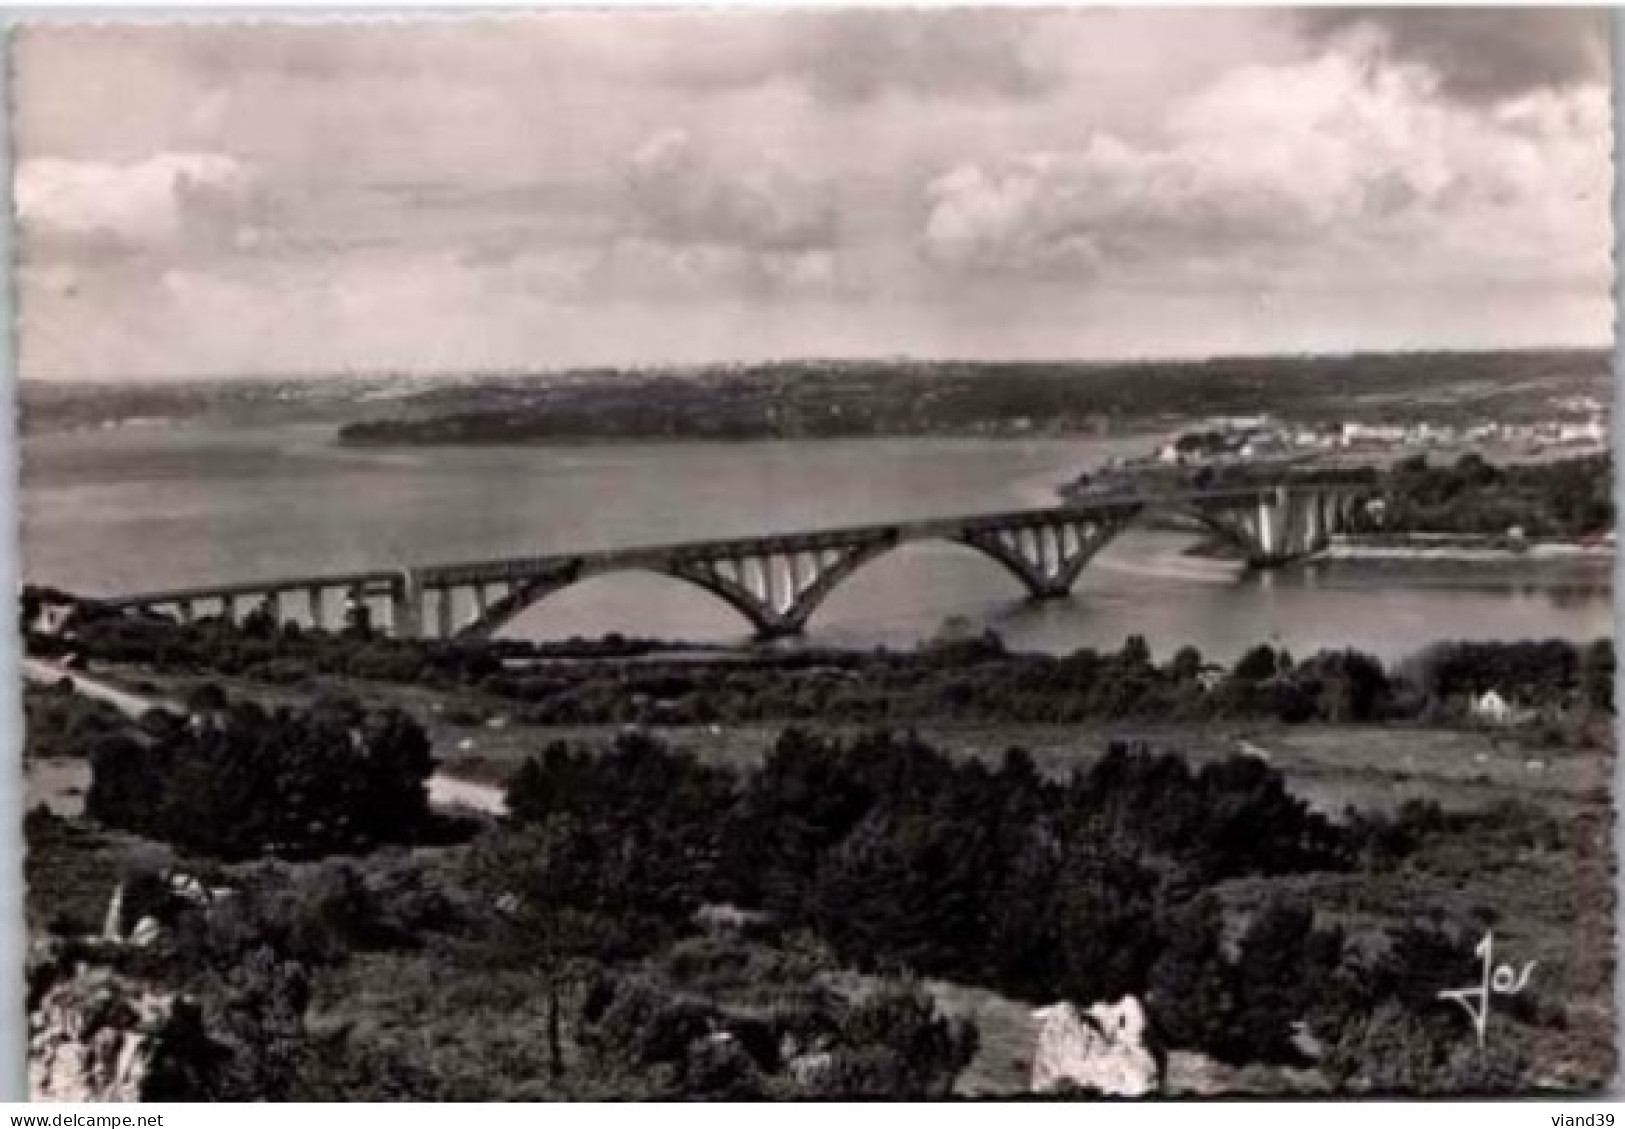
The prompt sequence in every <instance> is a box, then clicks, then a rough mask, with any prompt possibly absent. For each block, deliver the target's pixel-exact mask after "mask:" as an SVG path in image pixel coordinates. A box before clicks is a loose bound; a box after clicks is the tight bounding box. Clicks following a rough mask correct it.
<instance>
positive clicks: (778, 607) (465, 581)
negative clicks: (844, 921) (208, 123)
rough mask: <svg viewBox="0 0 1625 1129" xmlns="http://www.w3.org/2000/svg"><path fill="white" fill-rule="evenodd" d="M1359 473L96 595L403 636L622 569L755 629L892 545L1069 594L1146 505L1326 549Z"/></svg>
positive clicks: (493, 625) (801, 609) (460, 624)
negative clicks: (978, 557) (350, 616)
mask: <svg viewBox="0 0 1625 1129" xmlns="http://www.w3.org/2000/svg"><path fill="white" fill-rule="evenodd" d="M1365 482H1366V479H1364V478H1360V479H1358V480H1352V479H1350V478H1349V477H1348V476H1342V477H1336V478H1330V477H1325V476H1321V477H1317V478H1316V479H1315V480H1313V481H1302V482H1298V483H1295V484H1292V485H1270V486H1259V487H1248V488H1234V487H1233V488H1229V489H1223V490H1207V491H1202V492H1183V493H1177V494H1176V493H1163V494H1148V493H1142V494H1137V495H1133V496H1129V495H1114V496H1105V497H1101V498H1099V499H1089V500H1087V501H1081V502H1074V503H1072V504H1069V505H1065V506H1058V507H1052V508H1047V509H1035V510H1022V511H1014V512H1009V513H998V514H982V515H976V516H971V517H958V518H944V519H936V520H928V521H908V522H895V523H889V524H882V525H865V526H854V527H850V528H844V529H828V530H819V531H814V532H807V533H789V534H775V535H769V536H764V537H748V538H739V539H733V540H718V541H703V542H693V543H689V544H679V545H664V546H653V547H648V548H633V549H612V550H606V551H601V552H586V553H571V554H550V555H546V556H536V557H515V558H507V559H503V560H492V561H474V562H466V563H461V564H444V565H429V566H424V567H419V568H408V569H400V570H395V571H379V572H363V573H352V574H347V575H342V576H329V577H302V578H296V579H288V580H279V581H271V582H265V583H257V584H241V585H224V586H219V587H212V588H194V589H186V590H179V591H172V592H156V593H148V594H144V595H135V596H123V597H118V598H114V599H107V600H99V601H97V603H98V605H99V606H101V607H104V608H115V609H120V608H122V609H142V610H145V611H149V612H160V613H168V614H172V615H174V616H176V617H177V618H179V619H180V620H182V621H190V620H192V619H193V618H194V617H195V616H197V615H198V614H199V613H200V611H208V610H212V611H214V613H215V614H218V615H222V616H226V617H229V618H232V619H238V618H241V617H242V616H243V615H244V614H245V613H247V612H248V611H252V610H256V609H258V610H262V611H263V612H264V613H266V614H269V615H270V616H271V617H272V618H273V620H274V621H275V622H278V623H280V622H282V621H283V620H284V619H286V618H288V617H289V615H290V613H297V612H299V611H303V612H304V614H305V617H306V619H307V620H308V621H309V622H310V623H311V624H312V625H314V626H317V627H325V626H330V625H332V624H333V622H334V617H333V613H334V612H335V611H337V610H339V609H344V610H346V611H353V610H354V609H358V608H365V609H366V610H367V615H368V621H369V622H370V623H372V624H374V625H377V626H379V627H382V628H384V629H386V630H387V631H388V632H389V633H390V634H393V635H396V636H400V637H405V638H439V639H453V638H483V637H486V636H489V635H491V634H492V633H494V632H496V631H497V630H499V629H500V628H502V627H503V626H504V625H505V624H507V623H509V622H511V621H512V620H513V619H515V618H516V617H517V616H519V615H520V614H521V613H522V612H524V611H525V609H526V608H529V607H530V606H532V605H533V604H535V603H537V602H539V601H541V600H544V599H546V598H547V597H548V596H551V595H553V594H554V593H556V592H559V591H561V590H563V589H565V588H568V587H569V586H570V585H572V584H576V583H579V582H580V581H582V580H585V579H588V578H589V577H593V576H600V575H604V574H606V573H611V572H621V571H626V570H631V569H637V570H644V571H649V572H655V573H659V574H662V575H665V576H670V577H673V578H675V579H678V580H683V581H686V582H688V583H690V584H693V585H695V586H696V587H699V588H701V589H703V590H704V591H706V592H709V593H711V594H712V595H713V596H716V597H717V598H718V599H720V600H722V601H723V602H724V603H726V604H728V605H729V606H730V607H732V608H734V609H735V610H736V611H738V612H739V613H740V614H741V615H742V616H744V617H745V619H746V620H747V621H749V622H750V624H751V626H752V627H753V628H755V630H756V633H757V634H758V635H759V636H761V637H763V638H775V637H779V636H785V635H794V634H797V633H799V632H800V631H801V630H802V629H803V628H804V627H805V626H806V623H807V621H808V619H809V618H811V616H812V614H813V613H814V612H815V611H816V610H817V608H818V606H819V605H820V604H822V603H823V601H824V600H825V599H826V598H827V597H828V596H829V594H830V593H831V592H832V591H834V589H835V588H836V587H837V586H838V585H840V584H841V582H842V581H844V580H846V579H847V578H848V577H850V576H851V575H852V574H853V573H855V572H856V571H857V570H858V569H860V568H862V567H863V566H864V565H865V564H867V563H869V562H870V561H872V560H874V559H875V558H876V557H878V556H881V555H882V554H884V553H887V552H889V551H891V550H892V549H894V548H897V547H898V546H900V545H903V544H907V543H910V542H919V541H933V540H935V541H948V542H952V543H956V544H960V545H964V546H966V547H968V548H971V549H975V550H976V551H978V552H980V553H982V554H983V555H985V556H987V557H989V558H991V559H992V560H994V561H997V562H998V563H999V564H1000V565H1002V566H1003V567H1004V568H1005V569H1006V570H1007V571H1008V572H1010V573H1011V575H1013V576H1014V577H1015V578H1016V580H1017V581H1018V582H1019V583H1020V584H1021V585H1022V587H1023V588H1024V589H1025V590H1026V592H1027V594H1028V595H1029V596H1030V597H1031V598H1033V599H1054V598H1058V597H1063V596H1066V595H1067V594H1069V593H1070V592H1071V590H1072V586H1073V584H1074V582H1075V581H1076V580H1077V578H1078V575H1079V573H1081V572H1082V570H1083V568H1084V567H1085V566H1086V565H1087V564H1088V563H1089V560H1090V558H1092V557H1093V556H1094V555H1095V553H1097V552H1098V551H1099V550H1100V549H1101V548H1102V547H1103V546H1104V545H1106V544H1107V543H1108V542H1110V541H1111V540H1112V538H1114V537H1116V536H1117V534H1118V533H1120V532H1121V531H1122V530H1123V528H1124V527H1126V526H1127V525H1129V524H1130V523H1131V522H1133V521H1134V520H1136V519H1137V518H1138V517H1139V516H1140V515H1141V514H1143V513H1145V512H1146V511H1147V510H1151V509H1156V510H1162V511H1168V510H1172V511H1176V512H1181V513H1184V514H1186V515H1188V516H1190V517H1191V518H1194V519H1195V520H1196V521H1198V522H1200V523H1201V524H1202V525H1203V526H1205V527H1206V528H1208V529H1209V530H1210V531H1211V532H1212V533H1213V534H1215V535H1216V536H1217V537H1218V538H1219V539H1221V540H1223V541H1225V542H1226V543H1228V544H1229V545H1231V546H1232V547H1233V548H1235V549H1236V550H1237V551H1238V552H1239V553H1241V554H1242V555H1243V556H1244V557H1245V558H1246V560H1247V562H1248V563H1249V565H1251V566H1253V567H1257V568H1274V567H1278V566H1280V565H1283V564H1286V563H1288V562H1291V561H1294V560H1297V559H1299V558H1302V557H1305V556H1308V555H1311V554H1313V553H1315V552H1318V551H1320V550H1321V549H1323V548H1325V547H1326V545H1327V543H1328V541H1329V540H1330V538H1331V537H1332V536H1333V535H1335V534H1337V533H1339V532H1341V531H1342V530H1344V529H1346V528H1347V526H1348V523H1349V520H1350V518H1351V516H1352V514H1353V512H1354V509H1355V507H1356V506H1357V505H1358V503H1359V501H1360V498H1361V496H1362V493H1363V491H1362V490H1361V489H1360V487H1361V486H1363V485H1364V484H1365Z"/></svg>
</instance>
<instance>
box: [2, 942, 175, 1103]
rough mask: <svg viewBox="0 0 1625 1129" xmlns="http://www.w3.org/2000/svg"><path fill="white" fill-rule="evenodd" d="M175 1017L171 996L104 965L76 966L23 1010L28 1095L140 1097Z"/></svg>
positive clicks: (71, 1098) (79, 1098) (109, 1099)
mask: <svg viewBox="0 0 1625 1129" xmlns="http://www.w3.org/2000/svg"><path fill="white" fill-rule="evenodd" d="M176 1021H177V1002H176V999H175V997H174V996H172V995H167V994H164V993H160V992H154V991H151V990H149V989H147V988H145V987H143V986H142V985H140V984H138V983H136V982H135V981H133V980H130V979H128V978H126V977H124V976H121V975H120V974H118V973H116V972H113V971H111V970H110V969H107V968H97V967H86V966H82V965H81V966H79V967H76V968H74V969H73V971H72V972H71V974H68V975H65V976H64V977H63V978H61V979H58V980H56V982H55V983H52V984H51V985H50V986H49V987H48V988H46V989H45V990H44V994H43V996H41V997H40V999H39V1000H38V1001H37V1002H36V1003H35V1004H34V1006H33V1008H32V1010H31V1011H30V1013H29V1017H28V1092H29V1097H30V1099H31V1100H33V1101H37V1102H38V1101H55V1102H135V1101H141V1100H142V1099H143V1098H144V1097H145V1096H146V1085H147V1081H148V1079H149V1077H150V1075H151V1073H152V1065H153V1059H154V1055H155V1053H156V1052H157V1050H158V1048H159V1046H160V1044H161V1043H162V1041H163V1040H164V1038H165V1036H166V1033H167V1032H168V1031H169V1029H170V1028H171V1027H172V1026H173V1025H174V1024H175V1023H176Z"/></svg>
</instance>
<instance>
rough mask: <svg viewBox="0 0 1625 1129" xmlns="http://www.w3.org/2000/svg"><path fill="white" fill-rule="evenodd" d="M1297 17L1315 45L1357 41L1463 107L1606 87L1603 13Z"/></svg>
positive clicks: (1393, 12) (1329, 11)
mask: <svg viewBox="0 0 1625 1129" xmlns="http://www.w3.org/2000/svg"><path fill="white" fill-rule="evenodd" d="M1298 18H1299V19H1301V20H1302V21H1303V24H1304V26H1305V28H1306V29H1307V30H1308V31H1309V33H1310V34H1311V36H1313V37H1315V38H1322V39H1328V40H1333V41H1341V42H1345V43H1346V42H1360V41H1362V40H1365V41H1368V42H1371V43H1372V44H1373V45H1374V46H1375V47H1376V48H1378V49H1379V50H1381V51H1384V52H1386V53H1387V54H1389V55H1390V56H1391V57H1393V58H1394V59H1397V60H1401V61H1403V62H1407V63H1414V64H1418V65H1421V66H1423V67H1425V68H1427V69H1428V70H1429V71H1430V72H1431V73H1433V74H1434V75H1435V76H1436V77H1437V78H1438V80H1439V83H1440V85H1441V88H1442V89H1443V90H1444V91H1445V92H1447V93H1449V94H1451V95H1453V96H1457V97H1460V98H1463V99H1467V100H1471V101H1498V100H1500V99H1504V98H1510V97H1516V96H1517V95H1520V94H1524V93H1527V92H1529V91H1532V90H1540V89H1552V90H1561V89H1564V88H1566V87H1570V86H1575V85H1580V84H1585V83H1606V82H1607V80H1608V74H1609V48H1608V36H1609V20H1610V15H1609V12H1608V11H1607V9H1603V8H1596V9H1582V8H1494V9H1479V10H1474V9H1468V8H1406V7H1393V8H1306V9H1302V10H1301V11H1300V12H1299V13H1298Z"/></svg>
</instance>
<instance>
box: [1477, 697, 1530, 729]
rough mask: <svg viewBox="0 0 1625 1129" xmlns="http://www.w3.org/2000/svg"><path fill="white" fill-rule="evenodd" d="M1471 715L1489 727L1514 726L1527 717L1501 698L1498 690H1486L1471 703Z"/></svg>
mask: <svg viewBox="0 0 1625 1129" xmlns="http://www.w3.org/2000/svg"><path fill="white" fill-rule="evenodd" d="M1470 708H1471V711H1472V715H1473V716H1474V717H1475V718H1477V719H1478V720H1479V721H1483V722H1488V723H1489V724H1491V725H1515V724H1516V723H1518V722H1519V721H1522V720H1523V719H1524V718H1525V717H1527V716H1528V714H1527V712H1526V711H1524V710H1520V709H1518V708H1517V707H1516V706H1514V705H1513V704H1512V703H1511V702H1509V701H1507V699H1506V698H1505V697H1503V696H1502V694H1501V692H1500V691H1499V690H1486V691H1484V693H1482V694H1480V695H1479V696H1478V697H1476V698H1474V699H1473V701H1472V706H1471V707H1470Z"/></svg>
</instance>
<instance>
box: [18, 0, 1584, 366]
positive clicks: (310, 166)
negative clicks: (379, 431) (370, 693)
mask: <svg viewBox="0 0 1625 1129" xmlns="http://www.w3.org/2000/svg"><path fill="white" fill-rule="evenodd" d="M1605 20H1606V16H1604V15H1602V14H1600V13H1599V14H1590V13H1586V14H1576V13H1572V12H1567V13H1566V12H1562V11H1552V10H1544V11H1534V12H1529V11H1524V12H1517V11H1495V12H1485V11H1480V12H1471V11H1455V12H1437V11H1436V12H1429V11H1425V10H1389V11H1385V12H1376V13H1371V12H1359V11H1353V10H1349V11H1341V10H1329V9H1320V10H1312V11H1297V12H1295V11H1291V10H1281V9H1276V10H1257V11H1246V10H1242V11H1185V12H1181V11H1171V10H1127V11H1109V10H1107V11H1093V12H1067V13H1063V12H1042V11H1028V12H1019V11H1009V10H1006V11H1003V12H986V11H983V12H971V11H960V12H951V11H949V12H935V13H925V14H904V13H900V12H889V13H888V12H844V13H838V12H828V11H826V12H821V13H820V12H812V13H799V14H787V13H779V14H765V13H740V14H732V15H718V14H701V13H675V14H674V13H667V14H629V13H614V14H595V13H586V12H577V13H570V14H553V15H536V16H529V17H512V18H503V19H492V18H486V19H481V20H473V19H468V18H463V19H438V20H429V19H422V18H418V19H414V20H412V21H400V20H396V21H371V22H351V23H347V24H334V23H307V24H266V23H259V24H254V25H247V24H238V25H233V24H228V23H214V24H194V25H191V26H174V25H171V26H163V25H150V26H145V27H130V26H125V27H110V26H107V25H102V26H98V27H73V26H71V25H54V26H52V25H42V26H39V27H35V28H33V29H31V30H29V31H26V32H23V33H21V34H20V35H19V36H18V38H17V40H16V42H15V43H14V45H13V53H12V66H13V72H14V105H15V107H16V109H15V125H14V134H15V136H14V142H15V147H16V155H17V166H16V182H15V185H14V190H15V193H14V194H15V205H16V209H17V214H18V216H19V220H20V224H21V247H20V260H21V265H20V274H19V300H20V303H21V334H20V336H21V349H22V370H23V374H24V375H25V376H26V377H33V378H49V379H76V378H103V379H105V378H116V377H121V376H140V377H153V376H159V377H162V376H189V375H233V374H247V373H330V372H339V371H379V370H391V371H399V370H410V371H418V372H439V371H466V370H471V369H512V368H522V369H545V368H556V367H563V366H568V365H574V364H583V363H600V362H611V363H622V362H636V363H644V362H661V361H680V362H690V361H705V360H714V359H750V358H759V357H773V356H892V355H912V356H919V357H945V356H960V357H1024V358H1036V357H1122V356H1176V355H1177V356H1183V355H1201V354H1215V353H1236V352H1246V353H1265V352H1283V351H1286V352H1299V351H1316V350H1323V351H1332V350H1335V351H1342V350H1349V349H1387V348H1418V347H1435V346H1467V347H1472V346H1493V345H1529V344H1548V343H1560V344H1567V343H1601V342H1605V341H1607V340H1608V338H1609V333H1610V322H1611V307H1610V301H1609V291H1610V287H1611V274H1610V254H1609V252H1610V247H1611V243H1612V232H1611V223H1610V215H1609V207H1610V200H1609V196H1610V191H1611V185H1612V178H1611V172H1610V167H1609V157H1608V155H1609V150H1610V141H1609V96H1608V89H1607V82H1608V71H1609V63H1608V57H1607V26H1606V23H1605V22H1604V21H1605Z"/></svg>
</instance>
